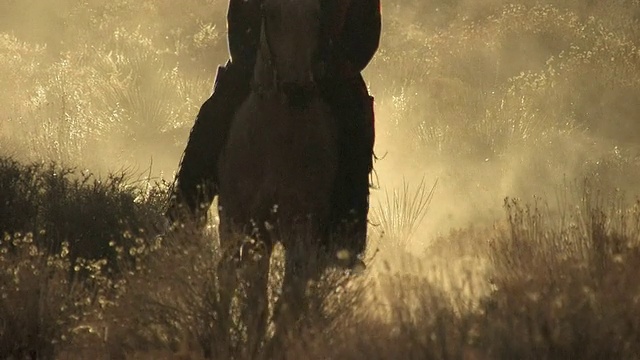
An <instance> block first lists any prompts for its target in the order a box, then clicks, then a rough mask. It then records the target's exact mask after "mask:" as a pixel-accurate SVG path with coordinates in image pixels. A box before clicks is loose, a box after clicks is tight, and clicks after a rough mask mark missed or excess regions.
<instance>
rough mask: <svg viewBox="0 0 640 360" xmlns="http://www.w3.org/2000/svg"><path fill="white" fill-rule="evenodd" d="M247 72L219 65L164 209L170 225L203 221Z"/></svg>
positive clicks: (242, 96)
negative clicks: (219, 159)
mask: <svg viewBox="0 0 640 360" xmlns="http://www.w3.org/2000/svg"><path fill="white" fill-rule="evenodd" d="M250 76H251V74H250V71H247V70H246V68H245V67H243V66H240V65H235V63H233V62H228V63H227V64H226V65H225V66H224V67H219V68H218V73H217V75H216V80H215V85H214V90H213V94H212V95H211V97H210V98H209V99H207V100H206V101H205V102H204V104H203V105H202V106H201V108H200V111H199V112H198V116H197V118H196V121H195V124H194V125H193V127H192V129H191V133H190V134H189V140H188V142H187V146H186V148H185V151H184V154H183V158H182V161H181V164H180V167H179V170H178V174H177V176H176V183H175V184H174V187H173V189H172V191H171V196H170V199H169V204H168V208H167V212H166V217H167V218H168V220H169V221H170V222H171V225H176V224H178V223H181V222H182V223H183V222H193V221H195V224H196V225H198V226H199V227H201V226H203V225H204V224H205V223H206V220H207V212H208V209H209V207H210V206H211V202H212V201H213V198H214V197H215V196H216V195H217V192H218V169H217V163H218V157H219V154H220V152H221V151H222V148H223V146H224V143H225V141H226V138H227V133H228V132H229V127H230V125H231V121H232V119H233V115H234V114H235V112H236V110H237V109H238V107H239V106H240V104H241V103H242V101H243V100H244V99H245V98H246V97H247V96H248V94H249V88H250Z"/></svg>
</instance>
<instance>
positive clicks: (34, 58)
mask: <svg viewBox="0 0 640 360" xmlns="http://www.w3.org/2000/svg"><path fill="white" fill-rule="evenodd" d="M382 8H383V9H382V10H383V36H382V40H381V46H380V49H379V51H378V53H377V55H376V57H375V58H374V60H373V61H372V63H371V64H370V65H369V67H368V68H367V69H366V70H365V74H364V75H365V79H366V80H367V82H368V84H369V86H370V90H371V93H372V94H373V95H374V96H375V98H376V113H377V119H376V124H377V128H376V133H377V143H376V153H377V155H378V156H379V157H381V158H382V160H380V161H378V162H376V174H377V184H378V185H379V186H380V189H379V190H374V191H373V199H372V202H373V206H374V207H375V206H377V204H378V199H379V198H380V196H381V195H384V194H385V191H393V189H394V188H397V187H398V186H400V185H401V182H402V181H403V180H406V181H407V182H408V184H409V186H410V187H411V186H417V184H418V183H419V182H420V180H422V179H423V180H424V182H425V184H426V186H427V187H431V186H432V185H433V184H434V183H435V181H436V179H438V185H437V188H436V190H435V193H434V197H433V201H432V202H431V205H430V207H429V212H428V214H427V216H426V218H425V221H424V223H423V224H422V227H421V229H420V230H421V231H420V232H419V233H418V236H416V237H415V238H414V240H415V241H414V244H413V245H414V246H416V247H418V248H421V247H423V246H424V245H425V244H426V243H427V242H428V241H429V240H430V239H431V238H432V237H433V236H434V235H437V234H438V233H443V232H448V231H449V229H450V228H452V227H464V226H467V225H468V224H469V223H475V224H485V223H486V222H488V221H492V220H494V219H496V218H497V217H499V216H501V215H502V205H503V199H504V197H505V196H519V197H523V198H526V199H530V198H531V197H532V196H533V195H539V196H544V197H546V198H547V199H548V200H550V201H555V196H556V191H557V190H558V189H559V188H562V187H563V186H565V185H566V184H568V183H571V182H573V181H578V182H579V181H581V179H583V178H584V177H589V178H590V179H592V180H593V181H594V182H596V183H598V184H600V185H601V186H602V187H603V188H606V189H620V190H622V191H628V192H631V193H632V194H637V190H638V188H639V186H638V185H639V182H638V178H639V176H640V101H638V100H639V99H640V72H639V71H638V70H639V67H640V50H639V48H638V44H639V42H640V23H639V21H640V1H638V0H609V1H606V2H603V1H591V0H549V1H532V0H520V1H515V0H513V1H508V0H457V1H456V0H439V1H432V0H398V1H384V0H383V2H382ZM226 10H227V1H222V0H187V1H182V2H179V3H178V2H174V1H169V0H156V1H151V0H137V1H129V0H117V1H102V0H86V1H72V0H59V1H55V2H52V1H46V0H20V1H18V0H0V90H2V94H4V96H2V97H0V109H1V112H0V155H8V156H13V157H14V158H16V159H19V160H21V161H49V160H53V161H56V162H60V163H63V164H66V165H71V166H78V167H80V168H87V169H90V170H91V171H93V172H95V173H106V172H108V171H113V170H119V169H127V170H128V171H131V172H133V173H135V174H137V176H139V177H140V178H143V177H147V176H149V175H150V176H151V177H152V178H165V179H167V180H172V178H173V175H174V172H175V171H176V169H177V165H178V162H179V159H180V156H181V154H182V151H183V149H184V146H185V145H186V141H187V137H188V133H189V130H190V128H191V126H192V124H193V121H194V119H195V115H196V113H197V111H198V109H199V106H200V105H201V104H202V102H203V101H204V100H205V99H206V98H207V97H208V96H209V95H210V92H211V88H212V84H213V81H214V77H215V72H216V68H217V66H218V65H221V64H223V63H224V62H225V61H226V60H227V42H226V18H225V16H226Z"/></svg>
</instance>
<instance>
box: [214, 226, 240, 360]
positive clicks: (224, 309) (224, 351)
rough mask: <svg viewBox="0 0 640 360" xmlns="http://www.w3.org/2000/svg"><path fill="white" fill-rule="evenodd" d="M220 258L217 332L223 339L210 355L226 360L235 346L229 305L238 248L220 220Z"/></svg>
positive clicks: (234, 285) (236, 278)
mask: <svg viewBox="0 0 640 360" xmlns="http://www.w3.org/2000/svg"><path fill="white" fill-rule="evenodd" d="M219 236H220V251H221V257H220V260H219V262H218V265H217V273H218V274H217V275H218V298H219V308H218V310H219V316H218V324H217V325H218V326H217V330H216V331H217V332H218V333H219V338H221V339H223V342H222V343H220V344H215V346H216V349H212V350H215V351H212V353H214V354H217V355H218V356H216V357H218V358H227V357H230V356H231V355H232V354H234V353H235V352H236V346H235V344H234V339H233V338H232V333H233V331H234V329H235V328H236V326H235V325H234V324H235V321H234V318H233V316H232V315H233V314H232V309H231V303H232V301H233V298H234V295H235V292H236V289H237V287H238V257H237V253H238V246H237V243H238V241H237V239H238V237H237V235H236V234H235V233H234V232H233V231H231V228H230V226H229V224H228V221H227V220H226V219H224V218H222V217H221V218H220V227H219Z"/></svg>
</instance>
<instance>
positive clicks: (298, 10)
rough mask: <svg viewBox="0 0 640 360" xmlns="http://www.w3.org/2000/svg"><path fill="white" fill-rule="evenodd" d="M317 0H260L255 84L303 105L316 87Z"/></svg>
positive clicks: (264, 90)
mask: <svg viewBox="0 0 640 360" xmlns="http://www.w3.org/2000/svg"><path fill="white" fill-rule="evenodd" d="M320 15H321V9H320V1H319V0H263V3H262V14H261V18H262V23H261V30H260V31H261V33H260V46H259V48H258V56H257V61H256V68H255V72H254V85H256V86H257V88H258V89H259V91H260V92H262V93H270V94H276V95H280V96H282V97H283V98H285V99H286V100H287V101H288V102H289V104H290V105H292V106H298V105H304V104H305V103H306V102H307V100H308V99H309V98H310V97H311V96H312V95H313V94H314V93H315V91H316V90H317V86H316V72H317V71H316V69H317V65H318V62H317V59H318V54H319V50H320V39H321V37H320V24H321V22H320Z"/></svg>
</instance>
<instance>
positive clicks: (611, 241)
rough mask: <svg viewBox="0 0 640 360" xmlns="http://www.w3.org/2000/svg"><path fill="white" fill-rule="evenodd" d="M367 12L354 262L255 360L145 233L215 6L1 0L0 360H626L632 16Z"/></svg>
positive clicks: (204, 85) (507, 0)
mask: <svg viewBox="0 0 640 360" xmlns="http://www.w3.org/2000/svg"><path fill="white" fill-rule="evenodd" d="M382 7H383V38H382V42H381V46H380V49H379V52H378V54H377V55H376V57H375V58H374V60H373V61H372V63H371V64H370V65H369V67H368V68H367V69H366V70H365V78H366V80H367V82H368V85H369V86H370V90H371V92H372V94H373V95H374V96H375V98H376V113H377V119H376V126H377V128H376V130H377V131H376V135H377V144H376V153H377V155H378V157H379V158H380V160H378V161H377V162H376V164H375V165H376V174H375V175H376V176H375V177H374V179H376V180H377V181H376V185H378V186H379V187H378V188H374V189H372V202H371V205H372V210H371V213H370V215H371V216H370V220H371V227H370V241H369V254H368V264H369V266H368V268H367V270H366V271H365V272H364V273H363V274H360V275H357V276H353V275H352V274H344V273H340V272H330V273H327V275H326V278H325V279H323V280H322V281H320V282H318V283H315V284H312V286H310V288H309V297H310V299H312V301H311V302H310V304H312V306H310V307H309V308H308V309H304V311H305V314H306V317H305V321H303V322H302V323H295V324H294V323H291V324H289V325H290V327H291V328H292V329H295V331H294V332H292V333H293V334H295V336H291V335H288V336H280V337H279V338H276V339H275V340H274V341H271V342H267V341H265V346H264V349H265V351H263V352H259V353H251V352H250V347H251V346H249V345H250V344H251V343H254V342H255V341H256V340H255V339H254V337H253V335H252V328H251V324H250V323H249V324H243V323H239V322H237V321H236V320H235V318H232V319H231V320H228V321H226V322H222V321H219V320H220V314H219V312H218V308H219V305H218V299H219V294H220V292H221V291H223V290H222V289H220V287H219V285H218V280H219V279H218V276H217V270H216V265H217V263H218V261H219V255H220V251H219V249H218V244H217V238H216V222H215V216H214V217H212V222H211V224H209V226H208V227H207V229H206V230H205V231H204V232H199V231H195V230H192V229H190V228H189V227H188V226H187V227H185V228H184V229H182V231H180V232H177V233H169V234H167V233H164V232H163V231H162V229H163V220H162V217H161V214H162V211H163V206H164V205H165V201H166V196H167V191H168V188H169V186H170V183H171V181H172V180H173V172H174V171H175V170H176V167H177V165H178V161H179V159H180V156H181V152H182V150H183V147H184V145H185V142H186V139H187V136H188V132H189V130H190V127H191V125H192V122H193V119H194V116H195V114H196V113H197V110H198V108H199V106H200V104H201V103H202V102H203V101H204V100H205V99H206V98H207V97H208V96H209V95H210V92H211V88H212V85H213V80H214V77H215V72H216V67H217V66H218V65H219V64H222V63H224V62H225V61H226V59H227V48H226V46H227V44H226V39H225V27H226V24H225V13H226V9H227V4H226V2H225V1H222V0H189V1H186V2H182V3H180V4H179V5H176V4H175V3H173V2H169V1H164V0H162V1H146V0H145V1H137V2H130V1H124V0H118V1H115V2H110V3H108V4H107V3H103V2H100V1H94V0H89V1H84V2H76V1H58V2H56V3H55V4H53V3H49V2H45V1H35V0H32V1H5V2H3V3H1V4H0V88H1V89H2V90H4V91H3V93H4V94H5V96H3V97H2V98H0V109H2V113H1V114H0V117H1V118H0V278H1V280H0V358H3V359H4V358H6V359H23V358H38V359H84V358H114V359H159V358H183V359H184V358H192V359H199V358H202V357H204V356H205V355H207V356H211V357H213V358H236V359H244V358H260V357H264V358H287V359H288V358H291V359H297V358H301V357H302V356H304V357H308V358H312V359H327V358H329V359H338V358H345V359H362V358H370V359H395V358H406V359H425V358H426V359H450V358H462V359H512V358H518V359H547V358H548V359H567V358H570V359H573V358H580V359H613V358H616V359H617V358H621V359H628V358H637V357H638V356H639V355H638V354H640V329H639V328H638V327H639V325H638V324H637V321H636V319H637V318H638V313H639V311H640V307H639V305H638V294H640V288H639V287H638V285H637V281H635V280H636V276H637V275H636V271H637V268H638V264H640V203H639V201H640V200H638V196H639V195H640V191H639V190H640V189H639V186H638V184H639V183H638V180H637V179H638V178H639V176H640V146H639V144H640V122H638V117H639V116H640V115H639V114H640V102H638V101H637V99H639V98H640V71H639V70H640V69H639V68H638V67H639V66H640V48H639V47H638V46H639V45H640V44H639V42H640V23H639V21H640V3H638V1H636V0H615V1H607V2H594V1H588V0H571V1H566V0H564V1H560V0H544V1H543V0H538V1H534V0H482V1H472V0H455V1H444V0H419V1H418V0H415V1H414V0H397V1H394V2H384V1H383V3H382ZM213 215H215V214H213ZM309 256H310V257H312V256H313V254H309ZM310 266H311V265H310ZM272 268H273V269H272V273H271V274H270V276H272V285H273V286H272V289H271V297H272V298H273V299H275V298H277V297H278V291H279V290H278V284H279V281H281V268H282V264H281V257H280V258H278V259H276V260H274V262H273V266H272ZM247 271H251V270H250V269H247ZM241 302H242V297H240V298H239V300H238V303H239V304H240V305H238V306H241ZM289 334H291V333H289ZM260 340H261V339H260ZM267 343H269V344H270V345H269V344H267Z"/></svg>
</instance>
